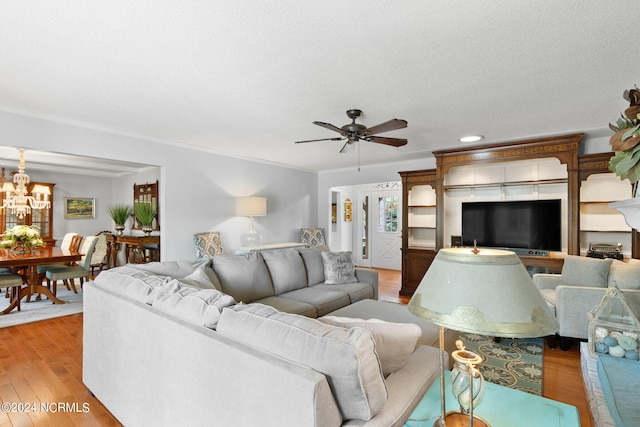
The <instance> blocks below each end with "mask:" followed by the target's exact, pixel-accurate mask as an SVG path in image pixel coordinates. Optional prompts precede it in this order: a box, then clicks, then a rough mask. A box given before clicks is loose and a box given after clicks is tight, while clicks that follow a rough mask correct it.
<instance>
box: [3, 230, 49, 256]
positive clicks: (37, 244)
mask: <svg viewBox="0 0 640 427" xmlns="http://www.w3.org/2000/svg"><path fill="white" fill-rule="evenodd" d="M0 246H1V247H3V248H9V249H11V250H13V251H15V252H17V253H29V252H31V251H32V250H33V249H34V248H44V247H45V246H47V244H46V243H45V242H44V241H43V240H42V237H40V229H38V227H35V226H29V225H16V226H14V227H12V228H10V229H8V230H7V231H5V233H4V235H2V240H1V241H0Z"/></svg>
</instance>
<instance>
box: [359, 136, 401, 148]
mask: <svg viewBox="0 0 640 427" xmlns="http://www.w3.org/2000/svg"><path fill="white" fill-rule="evenodd" d="M367 141H371V142H377V143H378V144H385V145H391V146H393V147H402V146H403V145H407V142H409V141H407V140H406V139H401V138H386V137H384V136H370V137H369V138H367Z"/></svg>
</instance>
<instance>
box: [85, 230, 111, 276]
mask: <svg viewBox="0 0 640 427" xmlns="http://www.w3.org/2000/svg"><path fill="white" fill-rule="evenodd" d="M108 234H111V232H110V231H101V232H99V233H98V234H96V236H98V241H97V242H96V247H95V249H94V250H93V255H92V256H91V265H90V269H91V277H93V276H94V274H95V269H98V271H102V269H103V268H104V267H105V265H107V262H108V257H107V255H108V254H107V251H108V247H107V235H108Z"/></svg>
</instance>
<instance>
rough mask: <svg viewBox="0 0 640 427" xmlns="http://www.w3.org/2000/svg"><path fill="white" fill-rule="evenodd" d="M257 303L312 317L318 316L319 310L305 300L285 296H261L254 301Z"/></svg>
mask: <svg viewBox="0 0 640 427" xmlns="http://www.w3.org/2000/svg"><path fill="white" fill-rule="evenodd" d="M254 303H257V304H265V305H268V306H271V307H273V308H275V309H276V310H278V311H284V312H286V313H293V314H299V315H301V316H307V317H311V318H315V317H318V310H317V309H316V307H315V306H314V305H311V304H309V303H306V302H303V301H296V300H294V299H291V298H283V297H281V296H273V297H266V298H261V299H259V300H256V301H254Z"/></svg>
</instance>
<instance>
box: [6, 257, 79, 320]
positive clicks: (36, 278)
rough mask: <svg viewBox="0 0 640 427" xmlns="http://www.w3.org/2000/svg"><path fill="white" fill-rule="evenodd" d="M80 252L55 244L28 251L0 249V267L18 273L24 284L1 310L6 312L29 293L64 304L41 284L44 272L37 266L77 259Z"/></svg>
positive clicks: (17, 305)
mask: <svg viewBox="0 0 640 427" xmlns="http://www.w3.org/2000/svg"><path fill="white" fill-rule="evenodd" d="M81 258H82V254H81V253H79V252H71V251H69V250H66V249H60V248H58V247H56V246H49V247H44V248H35V249H32V250H31V251H28V252H24V253H21V252H14V251H12V250H10V249H0V268H9V269H10V270H11V271H13V272H14V273H16V274H20V275H21V276H22V277H23V278H24V281H25V284H24V285H23V286H22V287H21V288H20V291H19V292H15V293H14V296H13V298H12V300H11V304H10V305H9V307H7V308H6V309H4V310H3V311H2V314H7V313H9V312H10V311H11V310H13V309H14V308H16V307H19V304H20V301H21V300H22V299H23V298H25V297H27V298H30V297H31V295H34V294H39V295H40V296H45V297H47V298H48V299H49V300H51V302H52V303H54V304H66V301H62V300H61V299H58V298H57V297H56V296H55V295H54V294H53V293H52V292H51V290H50V289H49V288H47V287H46V286H43V285H42V281H43V280H44V276H45V272H38V266H39V265H43V264H54V263H70V262H74V261H79V260H80V259H81Z"/></svg>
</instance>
